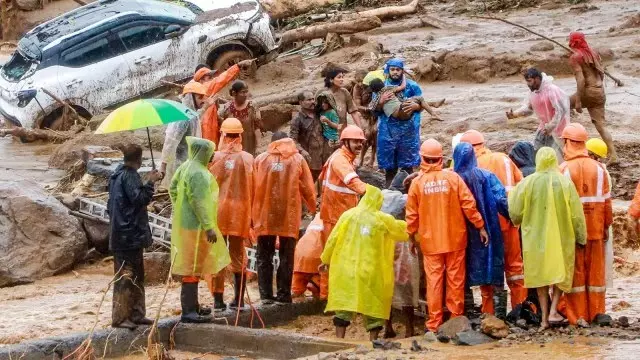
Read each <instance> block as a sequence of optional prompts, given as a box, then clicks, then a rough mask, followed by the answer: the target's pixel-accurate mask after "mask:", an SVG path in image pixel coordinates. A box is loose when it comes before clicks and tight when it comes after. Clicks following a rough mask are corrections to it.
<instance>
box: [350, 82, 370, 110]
mask: <svg viewBox="0 0 640 360" xmlns="http://www.w3.org/2000/svg"><path fill="white" fill-rule="evenodd" d="M351 97H352V98H353V102H354V103H355V104H356V108H357V109H358V111H367V107H366V106H364V104H362V86H359V85H355V86H354V87H353V90H352V91H351Z"/></svg>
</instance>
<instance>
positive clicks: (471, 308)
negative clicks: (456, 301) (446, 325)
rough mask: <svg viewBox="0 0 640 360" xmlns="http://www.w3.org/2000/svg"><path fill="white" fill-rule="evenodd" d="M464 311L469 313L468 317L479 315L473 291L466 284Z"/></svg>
mask: <svg viewBox="0 0 640 360" xmlns="http://www.w3.org/2000/svg"><path fill="white" fill-rule="evenodd" d="M464 313H465V314H466V315H467V318H472V317H475V316H477V314H476V311H475V303H474V301H473V291H471V288H470V287H468V286H466V285H465V286H464Z"/></svg>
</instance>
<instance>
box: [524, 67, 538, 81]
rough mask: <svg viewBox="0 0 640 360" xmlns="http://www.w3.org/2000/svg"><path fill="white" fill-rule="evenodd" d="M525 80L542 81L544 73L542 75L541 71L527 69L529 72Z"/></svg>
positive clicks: (526, 73) (525, 75)
mask: <svg viewBox="0 0 640 360" xmlns="http://www.w3.org/2000/svg"><path fill="white" fill-rule="evenodd" d="M524 78H525V79H535V78H539V79H542V73H540V71H538V69H536V68H529V69H527V71H525V73H524Z"/></svg>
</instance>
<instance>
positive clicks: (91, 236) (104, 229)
mask: <svg viewBox="0 0 640 360" xmlns="http://www.w3.org/2000/svg"><path fill="white" fill-rule="evenodd" d="M82 227H83V228H84V232H85V234H86V235H87V241H88V243H89V248H95V249H96V251H97V252H99V253H101V254H105V255H106V254H108V253H109V224H105V223H102V222H98V221H93V220H85V219H83V220H82Z"/></svg>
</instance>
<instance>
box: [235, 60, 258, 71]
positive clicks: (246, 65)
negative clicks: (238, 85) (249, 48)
mask: <svg viewBox="0 0 640 360" xmlns="http://www.w3.org/2000/svg"><path fill="white" fill-rule="evenodd" d="M255 61H256V59H250V60H242V61H240V62H239V63H238V66H239V67H240V68H241V69H243V70H244V69H247V68H249V67H251V65H253V63H254V62H255Z"/></svg>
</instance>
